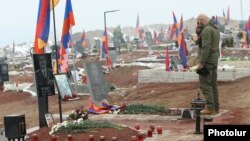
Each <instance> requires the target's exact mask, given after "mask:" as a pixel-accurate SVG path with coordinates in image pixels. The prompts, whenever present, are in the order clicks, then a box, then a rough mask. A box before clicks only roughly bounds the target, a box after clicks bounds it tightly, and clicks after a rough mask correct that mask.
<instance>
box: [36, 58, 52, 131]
mask: <svg viewBox="0 0 250 141" xmlns="http://www.w3.org/2000/svg"><path fill="white" fill-rule="evenodd" d="M33 65H34V71H35V80H36V91H37V97H38V112H39V127H40V128H42V127H46V126H47V122H46V119H45V117H44V114H45V113H48V112H49V108H48V96H51V95H55V86H54V75H53V70H52V64H51V54H50V53H45V54H33Z"/></svg>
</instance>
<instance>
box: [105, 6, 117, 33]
mask: <svg viewBox="0 0 250 141" xmlns="http://www.w3.org/2000/svg"><path fill="white" fill-rule="evenodd" d="M117 11H120V10H110V11H104V31H105V32H106V34H107V26H106V14H107V13H111V12H117Z"/></svg>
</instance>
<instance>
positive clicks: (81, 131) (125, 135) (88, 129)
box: [27, 120, 138, 141]
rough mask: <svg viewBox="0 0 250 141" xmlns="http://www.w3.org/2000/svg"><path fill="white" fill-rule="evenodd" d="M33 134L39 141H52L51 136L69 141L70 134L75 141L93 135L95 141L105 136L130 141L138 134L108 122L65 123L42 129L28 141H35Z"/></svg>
mask: <svg viewBox="0 0 250 141" xmlns="http://www.w3.org/2000/svg"><path fill="white" fill-rule="evenodd" d="M53 131H54V132H53ZM33 134H37V136H38V139H39V141H49V140H50V139H51V135H50V134H52V135H55V136H57V139H58V141H63V140H67V135H68V134H71V135H72V137H73V140H74V141H82V140H83V141H85V140H86V141H87V140H88V138H89V135H93V136H94V139H95V140H100V136H105V139H106V140H111V139H112V137H117V140H119V141H129V140H130V139H131V136H137V135H138V132H137V131H136V130H133V129H130V128H128V127H123V126H121V125H116V124H112V123H110V122H107V121H104V122H96V121H91V120H77V121H73V122H67V121H65V122H63V123H61V124H57V125H55V126H53V127H52V128H48V127H45V128H41V129H39V130H38V131H35V132H33V133H30V134H28V139H27V141H33V140H32V135H33Z"/></svg>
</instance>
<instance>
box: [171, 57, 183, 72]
mask: <svg viewBox="0 0 250 141" xmlns="http://www.w3.org/2000/svg"><path fill="white" fill-rule="evenodd" d="M170 59H171V66H172V67H173V69H174V70H178V67H177V65H181V60H180V59H179V57H178V56H170Z"/></svg>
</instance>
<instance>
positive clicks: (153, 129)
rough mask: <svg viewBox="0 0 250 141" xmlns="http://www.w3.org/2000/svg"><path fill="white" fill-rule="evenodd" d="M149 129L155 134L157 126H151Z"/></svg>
mask: <svg viewBox="0 0 250 141" xmlns="http://www.w3.org/2000/svg"><path fill="white" fill-rule="evenodd" d="M149 129H151V130H152V132H154V131H155V126H154V125H152V124H151V125H149Z"/></svg>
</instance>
